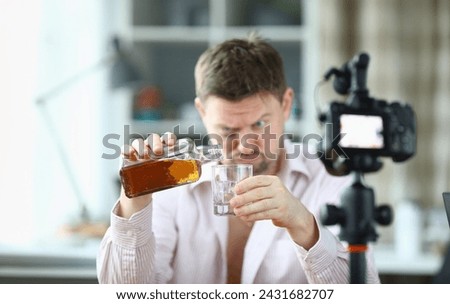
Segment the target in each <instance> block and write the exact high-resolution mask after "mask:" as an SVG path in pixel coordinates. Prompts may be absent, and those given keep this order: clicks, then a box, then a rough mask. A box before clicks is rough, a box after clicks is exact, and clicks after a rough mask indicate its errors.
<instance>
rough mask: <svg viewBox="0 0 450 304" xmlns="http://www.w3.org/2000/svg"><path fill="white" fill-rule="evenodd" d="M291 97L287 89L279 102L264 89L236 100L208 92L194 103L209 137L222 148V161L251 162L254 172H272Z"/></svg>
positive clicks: (274, 167)
mask: <svg viewBox="0 0 450 304" xmlns="http://www.w3.org/2000/svg"><path fill="white" fill-rule="evenodd" d="M292 98H293V92H292V90H291V89H288V90H287V91H286V93H285V94H284V97H283V100H282V102H280V101H279V100H278V99H277V98H276V97H275V96H273V95H272V94H267V93H266V94H256V95H252V96H250V97H247V98H245V99H242V100H240V101H237V102H236V101H234V102H232V101H228V100H226V99H222V98H220V97H217V96H209V97H207V98H206V100H204V101H200V100H198V99H197V100H196V106H197V109H198V110H199V112H200V115H201V117H202V120H203V123H204V124H205V127H206V130H207V132H208V135H209V136H210V139H211V140H217V141H218V143H219V144H221V145H222V146H223V148H224V153H225V155H224V157H225V159H224V160H223V163H224V164H232V163H233V164H239V163H244V164H252V165H253V170H254V174H255V175H257V174H274V173H276V171H277V163H278V162H277V160H278V155H279V154H280V147H281V146H282V141H283V139H282V135H283V132H284V123H285V121H286V120H287V119H288V118H289V113H290V108H291V104H292Z"/></svg>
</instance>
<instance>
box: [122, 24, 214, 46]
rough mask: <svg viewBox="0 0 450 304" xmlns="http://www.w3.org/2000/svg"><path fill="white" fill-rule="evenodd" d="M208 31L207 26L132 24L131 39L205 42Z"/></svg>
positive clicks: (137, 40) (135, 40)
mask: <svg viewBox="0 0 450 304" xmlns="http://www.w3.org/2000/svg"><path fill="white" fill-rule="evenodd" d="M209 33H210V29H209V28H208V27H185V26H134V27H133V28H132V31H131V39H132V40H133V41H134V42H177V43H180V42H186V43H195V42H203V43H207V42H208V39H209Z"/></svg>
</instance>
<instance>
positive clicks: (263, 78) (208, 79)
mask: <svg viewBox="0 0 450 304" xmlns="http://www.w3.org/2000/svg"><path fill="white" fill-rule="evenodd" d="M195 80H196V94H197V97H199V98H200V99H205V98H206V97H207V96H209V95H215V96H218V97H221V98H224V99H227V100H231V101H239V100H241V99H243V98H246V97H248V96H251V95H254V94H256V93H261V92H268V93H271V94H273V95H274V96H275V97H277V98H279V100H280V101H281V100H282V96H283V94H284V92H285V91H286V89H287V85H286V80H285V76H284V69H283V60H282V59H281V56H280V54H279V53H278V52H277V51H276V50H275V48H273V47H272V46H271V45H270V44H269V43H268V42H266V41H264V40H263V39H261V38H260V37H259V36H257V35H255V34H250V35H249V37H248V38H247V39H231V40H227V41H225V42H223V43H221V44H218V45H216V46H214V47H212V48H209V49H208V50H206V51H205V52H204V53H203V54H202V55H201V56H200V58H199V60H198V62H197V65H196V68H195Z"/></svg>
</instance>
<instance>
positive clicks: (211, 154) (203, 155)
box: [196, 145, 223, 163]
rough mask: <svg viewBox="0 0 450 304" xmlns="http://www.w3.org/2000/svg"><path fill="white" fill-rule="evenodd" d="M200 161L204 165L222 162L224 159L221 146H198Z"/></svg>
mask: <svg viewBox="0 0 450 304" xmlns="http://www.w3.org/2000/svg"><path fill="white" fill-rule="evenodd" d="M196 150H197V153H198V160H200V161H201V162H202V163H208V162H211V161H220V160H222V159H223V154H222V147H221V146H220V145H208V146H198V147H197V148H196Z"/></svg>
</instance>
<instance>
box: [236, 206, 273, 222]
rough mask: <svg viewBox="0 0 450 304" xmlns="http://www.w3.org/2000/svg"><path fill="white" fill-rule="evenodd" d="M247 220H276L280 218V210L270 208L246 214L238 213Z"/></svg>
mask: <svg viewBox="0 0 450 304" xmlns="http://www.w3.org/2000/svg"><path fill="white" fill-rule="evenodd" d="M236 216H238V217H239V218H241V219H242V220H243V221H246V222H254V221H262V220H274V219H277V218H278V210H277V209H269V210H263V211H261V212H256V213H251V214H245V215H236Z"/></svg>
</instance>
